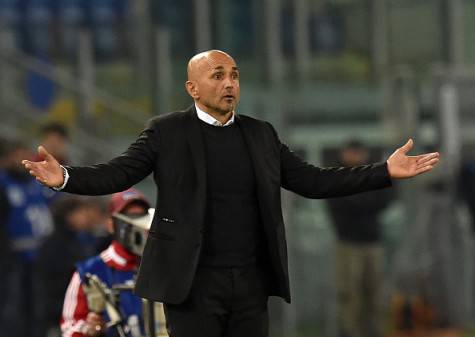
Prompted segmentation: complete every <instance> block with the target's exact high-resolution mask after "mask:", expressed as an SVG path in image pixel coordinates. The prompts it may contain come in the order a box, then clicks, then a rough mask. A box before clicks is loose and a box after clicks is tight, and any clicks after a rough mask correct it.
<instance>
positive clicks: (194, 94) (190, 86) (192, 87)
mask: <svg viewBox="0 0 475 337" xmlns="http://www.w3.org/2000/svg"><path fill="white" fill-rule="evenodd" d="M185 88H186V91H187V92H188V95H190V96H191V98H193V99H198V98H199V97H200V95H199V90H198V85H197V84H196V82H195V81H186V83H185Z"/></svg>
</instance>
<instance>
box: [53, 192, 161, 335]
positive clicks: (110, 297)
mask: <svg viewBox="0 0 475 337" xmlns="http://www.w3.org/2000/svg"><path fill="white" fill-rule="evenodd" d="M109 214H110V217H109V219H108V228H109V231H110V232H111V233H112V236H113V241H112V243H111V244H110V245H109V247H108V248H107V249H106V250H104V251H103V252H102V253H101V254H99V255H97V256H94V257H92V258H90V259H87V260H85V261H83V262H80V263H78V264H77V265H76V267H77V269H76V272H75V273H74V274H73V276H72V279H71V281H70V283H69V286H68V289H67V291H66V296H65V300H64V306H63V312H62V317H61V322H60V324H61V330H62V336H63V337H66V336H72V337H83V336H111V337H112V336H127V337H140V336H143V335H144V323H143V312H142V300H141V299H140V298H139V297H137V296H136V295H134V294H133V292H132V289H133V285H134V279H135V275H136V273H137V269H138V264H139V261H140V255H141V253H142V250H143V246H144V245H145V241H146V240H145V239H146V235H147V232H148V231H147V227H148V226H149V225H150V222H151V216H152V210H150V204H149V202H148V201H147V199H146V198H145V196H144V195H143V194H142V193H140V192H139V191H138V190H136V189H133V188H132V189H128V190H126V191H124V192H120V193H116V194H114V195H113V196H112V198H111V201H110V203H109ZM119 288H120V290H119ZM119 330H120V331H119ZM121 333H123V335H121Z"/></svg>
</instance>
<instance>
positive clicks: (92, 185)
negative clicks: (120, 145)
mask: <svg viewBox="0 0 475 337" xmlns="http://www.w3.org/2000/svg"><path fill="white" fill-rule="evenodd" d="M159 145H160V139H159V133H158V128H157V127H156V125H154V123H149V126H148V127H147V128H146V129H145V130H144V131H143V132H142V133H141V134H140V136H139V137H138V138H137V140H136V141H135V142H134V143H132V144H131V145H130V146H129V148H128V149H127V150H126V151H125V152H123V153H122V154H121V155H119V156H117V157H116V158H114V159H112V160H110V161H109V162H107V163H103V164H96V165H91V166H82V167H77V166H67V167H66V169H67V171H68V174H69V180H68V183H67V184H66V186H65V187H64V189H63V191H65V192H70V193H75V194H84V195H102V194H111V193H116V192H120V191H123V190H126V189H127V188H129V187H131V186H133V185H135V184H136V183H138V182H139V181H141V180H143V179H144V178H145V177H147V176H148V175H149V174H150V173H151V172H152V171H153V168H154V165H155V163H156V161H157V157H158V150H159Z"/></svg>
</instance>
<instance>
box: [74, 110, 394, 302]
mask: <svg viewBox="0 0 475 337" xmlns="http://www.w3.org/2000/svg"><path fill="white" fill-rule="evenodd" d="M199 123H200V121H199V119H198V117H197V115H196V110H195V108H194V106H193V107H191V108H189V109H188V110H186V111H181V112H174V113H170V114H167V115H162V116H159V117H156V118H154V119H152V120H151V121H150V123H149V126H148V127H147V128H146V129H145V130H144V131H143V132H142V133H141V135H140V136H139V138H138V139H137V140H136V141H135V142H134V143H133V144H132V145H130V147H129V148H128V149H127V151H125V152H124V153H123V154H122V155H120V156H118V157H116V158H114V159H112V160H111V161H109V162H108V163H106V164H98V165H93V166H88V167H68V172H69V174H70V180H69V182H68V184H67V186H66V188H65V191H67V192H72V193H78V194H88V195H99V194H109V193H113V192H118V191H122V190H125V189H126V188H129V187H130V186H132V185H134V184H136V183H137V182H139V181H140V180H142V179H143V178H145V177H146V176H147V175H148V174H150V173H152V172H153V177H154V180H155V183H156V185H157V192H158V194H157V205H156V206H157V209H158V210H159V212H157V213H156V215H155V218H154V219H153V222H152V226H151V230H150V234H149V237H148V240H147V244H146V246H145V250H144V253H143V258H142V263H141V266H140V270H139V275H138V278H137V284H136V288H135V291H136V293H137V294H138V295H139V296H141V297H145V298H148V299H152V300H156V301H161V302H164V303H171V304H176V303H181V302H182V301H184V300H185V298H186V296H187V294H188V293H189V291H190V287H191V284H192V282H193V278H194V275H195V271H196V268H197V265H198V260H199V256H200V249H201V245H202V235H203V226H204V216H205V209H206V205H205V203H206V186H207V183H206V179H207V177H206V163H205V155H204V145H203V137H202V134H201V127H200V124H199ZM236 123H239V126H240V128H241V130H242V133H243V135H244V140H245V142H246V144H247V146H248V149H249V153H250V157H251V159H252V163H253V167H254V170H255V175H256V180H257V197H258V202H259V209H260V213H261V217H262V223H263V225H264V230H265V235H266V239H267V240H266V241H267V245H268V251H269V260H270V266H269V268H270V270H271V272H272V275H273V281H272V285H271V288H272V289H271V293H270V294H269V295H277V296H280V297H283V298H284V299H285V300H287V301H288V302H290V291H289V277H288V269H287V247H286V240H285V229H284V222H283V218H282V210H281V191H280V188H281V187H284V188H286V189H288V190H291V191H293V192H295V193H298V194H300V195H302V196H304V197H308V198H326V197H336V196H343V195H349V194H354V193H358V192H363V191H367V190H372V189H377V188H382V187H385V186H389V185H390V184H391V182H390V178H389V175H388V171H387V167H386V164H385V163H384V164H375V165H368V166H361V167H354V168H324V169H323V168H318V167H315V166H313V165H310V164H307V163H305V162H304V161H303V160H302V159H300V158H299V157H298V156H297V155H295V154H294V153H293V152H292V151H290V150H289V149H288V147H287V146H286V145H284V144H282V143H281V142H280V140H279V138H278V136H277V134H276V132H275V130H274V128H273V127H272V126H271V125H270V124H269V123H267V122H264V121H260V120H257V119H254V118H251V117H247V116H244V115H236ZM230 178H232V177H230Z"/></svg>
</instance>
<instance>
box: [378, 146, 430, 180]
mask: <svg viewBox="0 0 475 337" xmlns="http://www.w3.org/2000/svg"><path fill="white" fill-rule="evenodd" d="M413 145H414V142H413V141H412V139H409V140H408V141H407V143H406V144H404V145H403V146H402V147H400V148H399V149H397V150H396V151H394V153H393V154H392V155H391V156H390V157H389V158H388V160H387V164H388V171H389V176H390V177H391V178H393V179H403V178H411V177H415V176H417V175H419V174H421V173H426V172H429V171H430V170H432V168H433V167H434V166H435V165H436V164H437V163H438V162H439V153H438V152H433V153H425V154H421V155H418V156H408V155H407V153H408V152H409V151H410V150H411V149H412V147H413Z"/></svg>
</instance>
